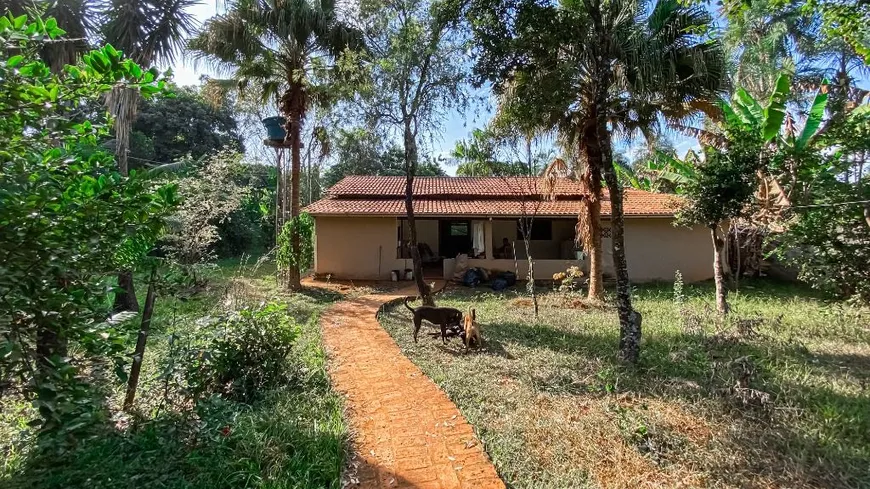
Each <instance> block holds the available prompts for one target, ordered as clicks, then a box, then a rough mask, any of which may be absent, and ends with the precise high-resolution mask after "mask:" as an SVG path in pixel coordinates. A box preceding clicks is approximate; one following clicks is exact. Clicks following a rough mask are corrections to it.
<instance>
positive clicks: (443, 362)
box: [381, 281, 870, 488]
mask: <svg viewBox="0 0 870 489" xmlns="http://www.w3.org/2000/svg"><path fill="white" fill-rule="evenodd" d="M684 294H685V295H686V300H685V302H682V303H678V302H675V301H674V300H673V293H672V289H671V285H670V284H651V285H645V286H641V287H638V288H637V289H636V291H635V307H636V308H637V309H638V310H639V311H640V312H641V313H642V314H643V326H644V336H643V343H642V346H643V350H642V356H641V362H640V364H639V365H638V366H637V367H626V366H623V365H620V364H619V363H618V362H617V361H616V349H617V343H618V320H617V317H616V312H615V310H613V309H611V308H607V307H596V306H592V305H588V304H586V303H585V301H583V300H580V299H578V298H577V297H571V296H566V295H563V294H559V293H555V292H545V293H544V294H543V297H542V299H541V303H542V307H541V315H540V318H539V320H538V321H537V322H535V321H534V320H533V316H532V310H531V304H530V301H528V300H527V299H525V298H523V297H521V296H519V295H517V293H516V292H510V291H509V292H506V293H501V294H497V293H492V292H487V291H483V290H471V289H456V288H454V289H450V290H449V291H447V292H446V293H444V294H442V295H441V296H439V297H438V303H439V305H445V306H452V307H457V308H459V309H462V310H467V309H469V308H470V307H474V308H476V310H477V317H478V319H479V320H480V322H481V327H482V332H483V336H484V340H485V342H486V347H485V349H483V350H482V351H480V352H470V353H465V352H464V351H463V350H462V347H461V344H459V343H458V342H456V341H454V342H453V343H452V344H451V345H448V347H446V348H445V347H442V346H441V345H440V343H439V341H440V340H433V341H430V338H429V337H428V335H427V336H424V338H425V339H423V340H421V342H420V343H419V344H418V345H415V344H414V342H413V339H412V338H411V326H410V318H409V315H408V313H407V312H406V311H405V310H404V308H401V307H398V308H392V309H390V310H388V311H387V312H385V313H384V314H383V315H382V317H381V323H382V324H383V325H384V327H385V328H386V329H387V330H388V331H389V332H390V333H391V335H392V336H393V338H394V339H395V340H396V341H397V343H398V344H399V346H400V347H401V348H402V350H403V351H404V352H405V354H406V355H408V357H409V358H410V359H411V360H412V361H414V362H415V363H416V364H417V365H419V366H420V367H421V368H422V369H423V371H424V372H426V374H427V375H429V376H430V377H431V378H432V379H433V380H434V381H435V382H436V383H438V384H439V385H440V386H441V387H442V388H443V389H444V390H445V391H446V392H447V394H448V395H449V396H450V398H451V399H452V400H453V401H454V402H456V404H457V405H458V406H459V408H460V410H461V411H462V413H463V414H464V415H465V416H466V417H467V418H468V420H469V421H470V422H471V423H472V424H473V425H474V426H475V428H476V430H477V433H478V435H479V436H480V437H481V439H482V440H483V442H484V444H485V446H486V449H487V451H488V453H489V454H490V456H491V458H492V459H493V462H494V463H495V465H496V467H497V469H498V471H499V474H500V475H501V476H502V478H503V479H504V480H505V482H507V483H508V485H509V486H511V487H530V488H531V487H535V488H537V487H556V488H558V487H578V486H584V485H585V486H588V487H686V486H688V487H699V486H701V487H708V486H709V487H870V471H868V469H867V468H868V467H870V390H868V383H870V327H868V324H870V319H868V314H867V312H866V311H863V312H862V311H858V310H856V309H852V308H849V307H847V306H844V305H841V304H836V303H834V304H832V303H826V302H824V301H823V300H822V299H820V298H818V297H817V296H814V295H813V294H812V293H811V292H809V291H807V290H805V289H803V288H801V287H796V286H790V285H782V284H776V283H772V282H766V281H749V282H744V283H742V284H741V288H740V293H739V294H732V297H731V298H730V299H731V303H732V307H733V314H732V319H731V320H730V321H729V322H727V323H723V322H722V321H720V320H719V319H718V318H717V316H716V315H715V314H714V313H713V311H712V310H711V308H710V305H709V304H710V302H711V300H712V297H713V292H712V285H711V284H698V285H686V286H685V289H684Z"/></svg>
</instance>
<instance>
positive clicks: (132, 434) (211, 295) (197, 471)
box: [0, 263, 346, 488]
mask: <svg viewBox="0 0 870 489" xmlns="http://www.w3.org/2000/svg"><path fill="white" fill-rule="evenodd" d="M141 297H144V292H143V294H142V296H141ZM337 299H338V295H337V294H334V293H329V292H322V291H318V290H312V289H307V290H305V291H304V292H302V293H299V294H292V295H290V294H282V293H281V292H280V289H279V287H278V286H277V284H276V283H275V278H274V273H273V268H272V267H269V266H268V265H267V266H265V267H260V268H257V269H256V270H255V271H252V270H247V271H245V272H244V273H242V272H239V269H238V268H237V266H236V264H235V263H227V264H222V266H221V267H220V268H218V269H216V270H214V271H213V272H212V280H211V282H210V286H209V288H208V290H205V291H201V292H199V293H197V294H195V295H193V296H191V297H190V298H189V299H188V300H185V301H175V300H174V299H171V298H160V299H158V302H157V310H156V314H155V318H154V320H153V322H152V330H153V332H152V335H151V336H150V337H149V344H148V349H147V351H146V357H145V362H144V365H143V372H142V380H141V383H140V387H139V395H138V396H137V413H136V414H135V415H134V416H127V415H124V414H123V413H121V412H120V409H119V405H120V403H121V401H122V399H123V394H124V393H123V386H122V385H119V384H118V383H117V382H116V381H115V380H114V378H111V379H109V378H107V379H106V380H105V381H104V383H103V385H101V387H103V388H105V389H110V390H112V392H113V393H112V395H111V396H110V401H109V404H110V405H109V406H106V409H105V420H104V422H103V423H101V424H100V425H99V426H95V427H94V428H93V429H92V430H91V432H90V436H89V437H87V438H83V439H79V440H75V446H74V448H73V449H72V450H69V451H65V452H60V451H56V450H53V449H52V448H51V447H52V446H54V445H53V444H52V440H41V439H39V438H38V437H37V436H36V435H35V434H34V433H33V432H31V431H30V430H29V429H28V427H27V426H26V421H27V420H28V419H29V418H30V417H31V416H32V414H33V412H32V408H31V406H30V405H29V403H27V402H26V401H24V400H23V399H4V400H2V401H0V452H2V453H3V454H4V465H3V466H2V467H0V486H3V487H4V488H6V487H8V488H37V487H38V488H54V487H57V488H75V487H81V488H116V487H137V488H158V487H159V488H221V487H226V488H238V487H268V488H338V487H339V477H340V472H341V467H342V463H343V460H344V453H345V441H346V427H345V425H344V422H343V420H342V404H341V399H340V397H339V396H338V395H337V394H336V393H334V392H333V391H332V388H331V386H330V383H329V379H328V376H327V373H326V368H325V361H326V357H325V353H324V351H323V349H322V344H321V338H320V328H319V324H318V318H319V314H320V312H321V311H322V310H323V309H324V308H325V307H326V306H327V305H328V304H330V303H332V302H333V301H335V300H337ZM272 300H274V301H278V302H284V303H286V304H287V305H288V311H289V314H291V315H293V316H294V318H295V319H296V320H297V322H298V323H299V324H300V325H301V326H302V332H301V336H300V337H299V339H298V340H297V342H296V343H295V345H294V347H293V351H292V353H291V356H292V357H293V358H294V359H295V361H294V362H293V369H292V370H293V371H292V372H288V373H287V382H286V385H281V386H280V387H278V388H277V389H275V390H274V391H272V392H268V393H265V395H264V396H263V398H262V399H261V400H259V401H257V402H255V403H253V404H251V405H247V404H242V403H238V402H232V401H229V400H226V399H223V398H221V397H219V396H213V397H210V398H208V399H205V400H201V401H200V402H198V403H197V404H196V406H193V404H192V403H190V401H189V400H185V397H184V396H183V395H180V394H179V389H180V386H179V385H176V384H175V383H174V382H175V381H174V380H173V379H170V383H169V384H168V386H169V392H170V395H169V396H166V395H165V394H166V393H167V389H166V388H167V383H166V376H165V375H164V374H165V373H166V372H167V371H171V366H172V362H173V361H177V359H176V360H173V358H174V357H173V355H174V353H173V352H174V351H176V350H177V349H178V348H179V347H180V344H181V343H183V342H184V341H187V339H186V338H187V336H186V332H188V331H189V330H191V329H192V326H191V325H192V324H194V322H196V321H198V320H200V319H201V318H203V317H207V316H209V315H210V314H214V313H215V312H216V311H217V310H218V309H221V308H224V307H240V306H243V305H245V304H254V303H257V302H261V301H272ZM133 343H135V333H134V334H131V337H130V350H131V351H132V345H133Z"/></svg>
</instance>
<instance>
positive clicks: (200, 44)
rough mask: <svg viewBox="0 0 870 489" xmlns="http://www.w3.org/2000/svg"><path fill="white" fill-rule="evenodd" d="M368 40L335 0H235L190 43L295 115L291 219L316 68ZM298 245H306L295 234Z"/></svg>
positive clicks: (293, 278)
mask: <svg viewBox="0 0 870 489" xmlns="http://www.w3.org/2000/svg"><path fill="white" fill-rule="evenodd" d="M361 45H362V35H361V33H360V32H359V31H358V30H356V29H354V28H352V27H350V26H349V25H348V24H346V23H344V22H342V21H341V20H340V19H339V18H338V15H337V11H336V6H335V3H334V1H332V0H319V1H318V0H271V1H266V0H235V1H230V2H228V6H227V11H226V13H224V14H221V15H218V16H215V17H213V18H211V19H209V20H208V21H207V22H206V24H205V26H204V27H203V29H202V31H201V32H200V33H199V34H198V35H197V36H195V37H194V38H193V39H192V40H191V41H190V44H189V48H190V49H191V50H192V51H193V53H194V56H196V57H198V58H200V59H205V60H207V61H209V62H211V63H213V64H214V65H216V66H217V67H219V68H222V69H224V70H226V71H229V72H230V73H231V74H232V78H233V79H234V80H235V81H236V82H237V86H238V87H239V88H240V89H241V88H246V87H250V86H254V87H256V89H257V90H258V91H259V93H260V94H261V100H262V102H263V103H268V102H270V101H271V102H274V103H275V104H276V106H277V108H278V111H279V112H280V113H281V114H282V115H284V116H285V117H286V118H287V126H286V129H287V139H288V142H289V143H290V147H291V165H292V167H291V185H290V187H291V198H290V200H291V211H290V215H291V218H293V217H296V216H298V215H299V209H300V199H299V196H300V188H299V174H300V167H301V158H300V148H301V137H300V135H301V131H302V124H303V123H304V122H305V117H306V115H307V113H308V110H309V109H310V108H311V106H312V102H313V101H314V99H315V98H316V97H317V96H318V95H320V94H321V93H319V92H318V90H317V87H316V86H315V81H316V78H315V73H314V71H315V68H316V67H318V66H323V65H324V64H325V63H327V62H329V61H333V60H335V59H336V58H338V57H339V56H340V55H341V53H342V52H343V51H344V50H345V49H348V48H351V49H355V48H357V47H359V46H361ZM291 246H292V248H293V249H294V250H298V249H299V248H300V247H299V235H298V234H297V233H295V232H294V233H293V236H292V239H291ZM285 277H286V286H287V287H288V288H290V289H293V290H296V289H299V288H300V284H299V270H298V269H296V268H295V267H290V269H288V270H286V271H285Z"/></svg>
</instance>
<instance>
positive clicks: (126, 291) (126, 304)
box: [112, 270, 139, 312]
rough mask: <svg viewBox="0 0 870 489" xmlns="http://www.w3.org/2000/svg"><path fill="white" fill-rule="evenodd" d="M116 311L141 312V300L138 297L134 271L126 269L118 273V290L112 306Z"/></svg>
mask: <svg viewBox="0 0 870 489" xmlns="http://www.w3.org/2000/svg"><path fill="white" fill-rule="evenodd" d="M112 310H113V311H115V312H122V311H133V312H139V300H138V299H136V287H135V286H134V284H133V272H131V271H129V270H124V271H122V272H119V273H118V290H117V291H116V292H115V301H114V305H113V306H112Z"/></svg>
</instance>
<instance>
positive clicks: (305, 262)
mask: <svg viewBox="0 0 870 489" xmlns="http://www.w3.org/2000/svg"><path fill="white" fill-rule="evenodd" d="M296 228H298V229H299V231H298V233H299V249H298V250H294V249H293V239H292V237H293V232H294V229H296ZM276 261H277V263H278V269H279V270H287V269H289V268H291V267H295V268H297V269H298V270H299V272H300V273H304V272H305V271H306V270H308V269H309V268H311V266H312V265H313V264H314V218H313V217H311V215H310V214H308V213H302V214H300V215H298V216H296V217H294V218H293V219H291V220H289V221H287V223H286V224H284V227H283V228H282V229H281V234H280V235H278V254H277V256H276Z"/></svg>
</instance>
